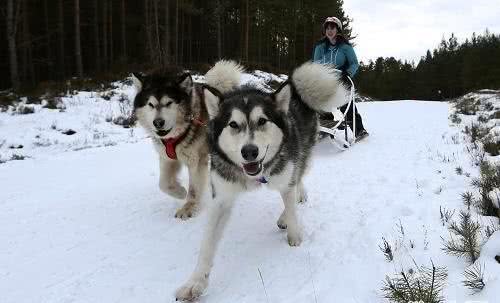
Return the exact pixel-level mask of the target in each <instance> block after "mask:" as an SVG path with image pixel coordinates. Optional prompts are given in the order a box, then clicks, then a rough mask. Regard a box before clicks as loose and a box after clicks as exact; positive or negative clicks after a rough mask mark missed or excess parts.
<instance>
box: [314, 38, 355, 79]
mask: <svg viewBox="0 0 500 303" xmlns="http://www.w3.org/2000/svg"><path fill="white" fill-rule="evenodd" d="M325 45H327V47H325ZM313 62H316V63H321V64H332V65H333V66H334V67H335V68H337V69H340V70H342V71H347V72H348V73H349V76H351V77H354V75H356V72H357V71H358V67H359V63H358V58H357V57H356V53H355V52H354V49H353V48H352V46H351V45H349V44H347V43H343V42H342V43H335V45H332V44H331V43H329V41H326V40H325V39H322V40H321V41H320V42H318V43H317V44H316V46H315V47H314V55H313Z"/></svg>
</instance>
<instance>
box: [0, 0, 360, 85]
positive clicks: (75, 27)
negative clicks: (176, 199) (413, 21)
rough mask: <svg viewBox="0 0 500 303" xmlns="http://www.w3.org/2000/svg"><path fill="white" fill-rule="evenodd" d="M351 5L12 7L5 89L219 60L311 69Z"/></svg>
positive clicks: (298, 0)
mask: <svg viewBox="0 0 500 303" xmlns="http://www.w3.org/2000/svg"><path fill="white" fill-rule="evenodd" d="M342 5H343V0H333V1H332V0H329V1H326V0H314V1H313V0H273V1H265V0H213V1H204V0H143V1H134V0H85V1H80V0H6V1H2V4H1V7H0V15H1V16H2V17H5V18H4V19H5V21H4V22H5V24H6V26H5V27H0V39H2V41H4V42H5V44H4V45H7V47H5V48H1V49H0V58H2V60H0V66H1V68H2V70H5V71H9V72H8V73H5V72H4V73H2V74H0V88H3V89H6V88H14V89H19V88H22V87H27V86H28V87H29V86H33V85H36V84H37V83H40V82H43V81H50V80H64V79H68V78H71V77H79V78H81V77H94V76H97V75H107V74H118V73H120V72H121V73H125V72H130V71H131V70H148V69H152V68H161V67H166V66H170V65H178V66H182V67H184V68H189V69H197V70H203V69H205V68H206V67H208V66H209V65H210V64H212V63H213V62H214V61H216V60H217V59H219V58H232V59H236V60H239V61H241V62H243V63H244V64H245V65H247V66H249V67H250V68H260V69H264V70H270V71H282V72H287V71H288V70H290V69H291V68H293V67H294V66H296V65H298V64H300V63H302V62H304V61H306V60H309V59H310V58H311V54H312V48H313V44H314V42H315V41H317V40H318V39H319V38H320V36H321V24H322V22H323V20H324V18H325V17H326V16H331V15H335V16H338V17H339V18H340V19H341V20H343V22H344V24H345V27H346V29H347V34H349V33H350V30H351V27H350V24H349V23H350V21H351V20H349V18H348V16H347V15H346V14H345V12H344V10H343V8H342Z"/></svg>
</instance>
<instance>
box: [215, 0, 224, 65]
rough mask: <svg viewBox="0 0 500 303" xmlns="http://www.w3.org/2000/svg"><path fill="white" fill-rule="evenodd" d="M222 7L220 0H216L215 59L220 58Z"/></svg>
mask: <svg viewBox="0 0 500 303" xmlns="http://www.w3.org/2000/svg"><path fill="white" fill-rule="evenodd" d="M222 12H223V7H222V3H221V0H217V2H216V4H215V20H216V22H217V24H216V26H217V59H222V26H221V19H222Z"/></svg>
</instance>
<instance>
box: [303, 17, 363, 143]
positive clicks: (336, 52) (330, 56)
mask: <svg viewBox="0 0 500 303" xmlns="http://www.w3.org/2000/svg"><path fill="white" fill-rule="evenodd" d="M323 35H324V37H323V38H322V39H321V40H319V41H318V42H317V43H316V45H315V46H314V55H313V61H314V62H316V63H321V64H330V65H332V66H333V67H334V68H336V69H338V70H340V71H342V78H341V79H342V81H343V82H344V84H345V85H346V86H347V87H350V86H351V82H350V81H349V79H348V77H350V78H351V79H352V78H354V76H355V75H356V72H357V71H358V67H359V63H358V58H357V57H356V53H355V52H354V49H353V47H352V45H351V43H350V42H349V40H348V39H346V38H345V37H344V36H343V35H342V23H341V22H340V20H339V19H338V18H336V17H328V18H326V19H325V22H323ZM347 106H348V104H345V105H343V106H341V107H340V110H341V111H342V112H344V111H345V110H346V108H347ZM352 108H353V107H352V106H351V107H350V108H349V111H348V112H347V113H346V122H347V124H348V125H349V127H350V128H351V130H352V129H353V121H352ZM354 109H355V113H356V115H355V116H356V141H359V140H361V139H363V138H365V137H367V136H368V132H367V131H366V130H365V128H364V126H363V120H362V119H361V116H360V114H359V112H358V110H357V109H356V108H354ZM321 119H322V120H328V119H330V120H333V115H332V114H331V113H326V114H323V115H321Z"/></svg>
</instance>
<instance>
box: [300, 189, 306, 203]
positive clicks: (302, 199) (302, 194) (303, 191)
mask: <svg viewBox="0 0 500 303" xmlns="http://www.w3.org/2000/svg"><path fill="white" fill-rule="evenodd" d="M306 202H307V191H306V189H305V188H302V189H301V190H300V193H299V203H306Z"/></svg>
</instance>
